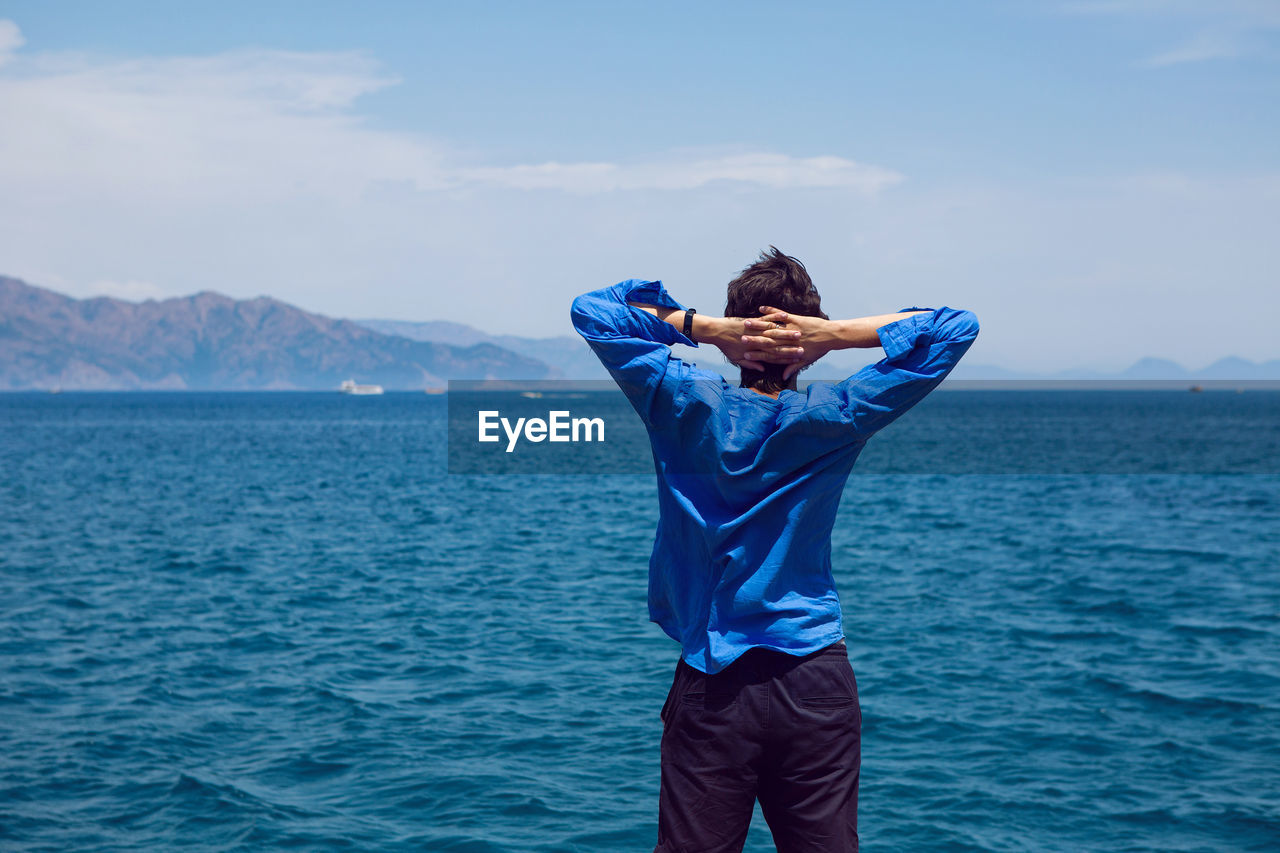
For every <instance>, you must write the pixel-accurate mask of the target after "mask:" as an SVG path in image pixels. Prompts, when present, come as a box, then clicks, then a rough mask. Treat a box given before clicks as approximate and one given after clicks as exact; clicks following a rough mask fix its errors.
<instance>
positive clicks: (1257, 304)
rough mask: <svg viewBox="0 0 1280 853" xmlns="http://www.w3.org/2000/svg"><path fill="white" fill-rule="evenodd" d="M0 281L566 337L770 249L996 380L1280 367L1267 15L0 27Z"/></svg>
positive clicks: (1162, 5)
mask: <svg viewBox="0 0 1280 853" xmlns="http://www.w3.org/2000/svg"><path fill="white" fill-rule="evenodd" d="M0 127H2V128H3V130H2V131H0V274H7V275H12V276H16V277H18V278H21V279H24V280H26V281H28V282H29V283H32V284H37V285H41V286H44V287H48V288H51V289H54V290H58V291H61V292H64V293H68V294H70V295H73V296H77V297H85V296H92V295H111V296H118V297H121V298H126V299H133V300H140V299H147V298H165V297H169V296H181V295H187V294H190V293H194V292H197V291H201V290H216V291H219V292H222V293H226V294H228V295H230V296H233V297H236V298H251V297H254V296H258V295H269V296H273V297H275V298H278V299H282V300H284V301H286V302H290V303H292V304H295V305H298V306H300V307H302V308H305V309H307V310H311V311H317V312H320V313H323V314H328V315H331V316H341V317H353V318H364V317H370V318H371V317H380V318H390V319H399V320H434V319H440V320H453V321H458V322H463V323H467V324H468V325H472V326H476V327H478V328H481V329H484V330H486V331H490V332H494V333H506V334H518V335H525V336H529V337H549V336H553V335H560V334H571V327H570V326H569V321H568V307H569V303H570V301H571V300H572V298H573V297H574V296H575V295H577V294H579V293H582V292H585V291H587V290H592V289H595V288H598V287H603V286H605V285H608V284H612V283H614V282H617V281H620V280H623V279H627V278H646V279H661V280H662V281H663V282H664V283H665V284H666V286H667V288H668V290H669V291H670V292H671V293H672V295H673V296H675V297H676V298H677V299H679V300H680V301H682V302H684V303H685V304H688V305H691V306H693V307H695V308H697V309H699V310H702V311H704V312H717V311H720V310H722V309H723V306H724V285H725V283H726V282H727V281H728V280H729V279H730V278H732V277H733V276H734V274H736V272H737V271H738V270H740V269H741V268H742V267H743V266H745V265H747V264H748V263H750V262H751V261H752V260H753V259H754V258H755V256H756V254H757V253H758V252H759V251H760V250H761V249H763V248H765V247H767V246H769V245H776V246H778V247H779V248H781V249H782V250H783V251H785V252H787V253H788V254H791V255H794V256H796V257H799V258H800V259H801V260H802V261H804V262H805V264H806V265H807V267H808V268H809V270H810V272H811V273H812V275H813V278H814V281H815V284H816V285H817V287H818V289H819V291H820V292H821V293H822V295H823V304H824V308H825V309H826V311H827V313H828V314H830V315H832V316H840V317H853V316H862V315H867V314H880V313H886V312H890V311H895V310H897V309H899V308H903V307H908V306H914V305H920V306H937V305H950V306H953V307H960V308H968V309H970V310H973V311H974V312H975V313H977V315H978V317H979V319H980V321H981V323H982V333H981V335H980V337H979V339H978V342H977V343H976V344H975V345H974V347H973V349H972V350H971V353H970V355H969V356H968V357H967V360H968V361H971V362H975V363H980V364H991V365H999V366H1004V367H1007V368H1011V369H1017V370H1037V371H1049V370H1057V369H1066V368H1076V367H1086V368H1094V369H1102V370H1114V369H1121V368H1123V367H1126V366H1128V365H1129V364H1131V363H1132V362H1133V361H1135V360H1136V359H1138V358H1140V357H1144V356H1156V357H1163V358H1170V359H1173V360H1175V361H1178V362H1180V363H1182V364H1183V365H1185V366H1187V367H1192V368H1198V367H1203V366H1205V365H1207V364H1208V363H1210V362H1212V361H1213V360H1215V359H1217V358H1220V357H1223V356H1227V355H1237V356H1242V357H1245V358H1249V359H1252V360H1256V361H1261V360H1267V359H1275V358H1280V334H1277V333H1276V329H1275V326H1276V318H1277V317H1280V287H1278V286H1277V283H1278V282H1277V270H1278V269H1280V263H1278V261H1280V248H1278V247H1280V133H1278V131H1280V2H1275V0H1096V2H1085V1H1084V0H1076V1H1075V2H1068V1H1067V0H974V2H965V3H955V2H903V3H889V2H875V3H872V2H839V3H821V2H812V3H803V4H785V5H784V4H780V3H753V2H743V1H742V0H739V1H738V2H734V3H715V2H707V3H698V4H689V3H666V2H655V0H649V2H644V3H629V2H618V3H604V4H602V3H567V2H554V0H549V2H543V3H488V2H476V3H449V4H446V3H426V2H368V3H360V4H355V3H337V2H274V3H273V2H263V0H258V2H252V3H249V2H237V0H223V2H220V3H200V4H196V3H184V4H174V3H169V2H126V0H121V2H73V1H72V0H64V2H56V3H53V2H47V0H41V2H21V1H20V0H19V2H8V0H0Z"/></svg>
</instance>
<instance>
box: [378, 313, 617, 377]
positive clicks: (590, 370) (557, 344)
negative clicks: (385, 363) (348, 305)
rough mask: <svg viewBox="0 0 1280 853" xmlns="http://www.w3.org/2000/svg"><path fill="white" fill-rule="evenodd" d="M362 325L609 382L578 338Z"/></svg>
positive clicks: (453, 326)
mask: <svg viewBox="0 0 1280 853" xmlns="http://www.w3.org/2000/svg"><path fill="white" fill-rule="evenodd" d="M355 322H357V323H359V324H360V325H362V326H364V327H366V328H369V329H373V330H374V331H376V332H382V333H383V334H386V335H400V336H401V337H405V338H409V339H411V340H415V341H432V342H435V343H443V344H452V345H454V346H468V345H473V344H481V343H484V344H492V345H493V346H497V347H502V348H503V349H508V350H511V351H512V352H518V353H520V354H521V355H523V356H526V357H528V358H534V359H537V360H538V361H541V362H544V363H545V364H547V365H548V366H550V367H551V368H552V369H553V371H554V372H555V374H556V375H557V376H558V377H559V378H562V379H608V378H609V374H608V372H607V371H606V370H605V369H604V367H602V366H601V365H600V360H599V359H597V358H596V356H595V353H593V352H592V351H591V348H590V347H588V346H587V344H586V342H585V341H584V340H582V338H580V337H578V336H577V335H573V336H569V335H562V336H560V337H555V338H522V337H518V336H516V335H490V334H487V333H485V332H482V331H480V330H479V329H475V328H472V327H471V326H465V325H463V324H462V323H452V322H450V321H448V320H428V321H425V322H412V321H408V320H356V321H355Z"/></svg>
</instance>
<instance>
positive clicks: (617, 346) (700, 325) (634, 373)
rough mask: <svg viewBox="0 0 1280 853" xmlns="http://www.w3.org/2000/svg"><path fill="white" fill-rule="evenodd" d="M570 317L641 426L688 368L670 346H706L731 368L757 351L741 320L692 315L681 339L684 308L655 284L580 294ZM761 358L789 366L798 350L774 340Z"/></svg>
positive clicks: (627, 284)
mask: <svg viewBox="0 0 1280 853" xmlns="http://www.w3.org/2000/svg"><path fill="white" fill-rule="evenodd" d="M570 314H571V317H572V320H573V327H574V329H576V330H577V332H578V334H580V335H582V337H583V338H584V339H585V340H586V341H587V343H588V344H589V345H590V346H591V349H592V350H593V351H594V352H595V354H596V357H597V358H599V359H600V362H601V363H602V364H603V365H604V366H605V368H606V369H607V370H608V371H609V373H610V375H611V376H613V378H614V381H616V382H617V383H618V385H619V386H620V387H621V388H622V390H623V392H624V393H626V395H627V397H628V398H629V399H630V400H631V404H632V405H633V406H634V407H635V409H636V411H637V412H638V413H639V414H640V417H641V418H642V419H644V421H645V423H646V424H653V423H654V422H655V421H654V417H653V416H654V415H655V414H657V411H656V410H655V406H658V405H660V403H666V404H669V403H670V398H671V397H672V396H673V395H674V393H675V386H676V385H677V384H678V382H679V376H676V375H673V373H676V372H678V368H680V367H683V368H685V369H688V365H685V364H684V363H683V362H681V361H680V359H678V358H675V357H674V356H672V354H671V348H670V346H671V344H685V345H686V346H693V347H696V346H698V344H699V343H709V344H712V345H714V346H716V347H718V348H719V349H720V350H721V351H723V352H724V353H725V355H726V356H727V357H728V358H729V360H730V361H733V362H734V363H735V364H742V363H744V362H746V363H750V364H757V363H759V362H758V360H754V359H753V360H748V359H746V358H745V353H746V351H747V350H748V349H756V350H758V349H760V347H754V346H751V345H749V344H747V343H746V342H744V340H743V338H744V336H745V333H746V331H747V328H746V325H745V324H746V321H745V320H743V319H741V318H731V317H713V316H709V315H705V314H696V313H695V314H693V316H692V318H691V319H692V327H691V330H690V332H691V334H690V335H689V336H685V335H684V333H683V331H682V329H683V326H684V319H685V307H684V306H683V305H681V304H680V303H679V302H677V301H676V300H675V299H673V298H672V297H671V295H670V294H669V293H667V291H666V289H665V288H664V287H663V286H662V283H661V282H659V281H643V280H640V279H629V280H627V281H623V282H619V283H618V284H615V285H613V286H612V287H606V288H602V289H601V290H595V291H592V292H590V293H584V294H583V295H582V296H579V297H578V298H576V299H574V300H573V307H572V310H571V312H570ZM762 319H767V318H762ZM763 358H764V359H767V360H769V361H774V362H776V363H791V362H793V361H795V360H798V359H799V358H800V352H799V348H798V347H795V346H789V345H788V344H787V343H786V342H785V341H779V342H777V344H776V345H775V346H774V347H772V348H770V349H769V350H767V351H766V352H764V353H763Z"/></svg>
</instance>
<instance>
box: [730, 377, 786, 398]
mask: <svg viewBox="0 0 1280 853" xmlns="http://www.w3.org/2000/svg"><path fill="white" fill-rule="evenodd" d="M742 387H744V388H746V389H747V390H748V391H755V392H756V393H757V394H763V395H764V396H766V397H772V398H773V399H775V400H776V399H778V395H779V394H781V393H782V391H765V390H764V389H762V388H756V387H755V386H754V385H744V386H742ZM782 390H783V391H794V390H796V383H795V381H794V380H792V381H791V382H789V383H787V387H786V388H784V389H782Z"/></svg>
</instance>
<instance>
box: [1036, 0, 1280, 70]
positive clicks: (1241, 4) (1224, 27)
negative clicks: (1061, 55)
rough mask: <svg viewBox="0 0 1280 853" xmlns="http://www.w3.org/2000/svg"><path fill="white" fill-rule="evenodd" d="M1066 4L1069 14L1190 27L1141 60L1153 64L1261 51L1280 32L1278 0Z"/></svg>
mask: <svg viewBox="0 0 1280 853" xmlns="http://www.w3.org/2000/svg"><path fill="white" fill-rule="evenodd" d="M1061 8H1062V9H1063V11H1065V12H1067V13H1070V14H1082V15H1094V16H1099V17H1121V18H1131V19H1135V20H1142V21H1145V22H1149V23H1150V22H1158V23H1161V24H1163V25H1164V28H1166V29H1167V28H1169V27H1172V28H1179V29H1183V30H1184V31H1189V32H1188V34H1187V35H1186V36H1185V37H1184V38H1183V39H1182V40H1181V41H1179V42H1178V43H1176V44H1175V45H1173V46H1171V47H1169V48H1166V49H1164V50H1162V51H1160V52H1158V53H1156V54H1153V55H1151V56H1148V57H1146V58H1145V59H1143V60H1142V61H1141V63H1140V64H1142V65H1145V66H1148V67H1151V68H1163V67H1167V66H1171V65H1182V64H1186V63H1192V62H1205V61H1208V60H1215V59H1234V58H1237V57H1242V56H1248V55H1252V54H1256V53H1260V52H1263V51H1265V50H1266V48H1267V40H1268V38H1269V37H1271V36H1273V34H1274V33H1275V31H1277V30H1280V2H1276V0H1091V1H1090V2H1072V3H1066V4H1064V5H1063V6H1062V7H1061Z"/></svg>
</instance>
